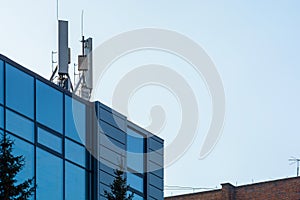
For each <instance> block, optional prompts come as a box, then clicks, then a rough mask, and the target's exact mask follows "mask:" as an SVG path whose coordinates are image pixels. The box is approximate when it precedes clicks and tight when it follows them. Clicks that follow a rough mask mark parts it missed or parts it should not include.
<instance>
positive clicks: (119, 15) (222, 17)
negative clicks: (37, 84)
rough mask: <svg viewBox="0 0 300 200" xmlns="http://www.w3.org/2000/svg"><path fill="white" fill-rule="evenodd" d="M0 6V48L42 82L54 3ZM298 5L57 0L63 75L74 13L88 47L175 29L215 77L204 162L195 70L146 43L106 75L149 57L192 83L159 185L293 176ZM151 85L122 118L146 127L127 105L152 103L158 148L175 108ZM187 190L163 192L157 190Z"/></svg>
mask: <svg viewBox="0 0 300 200" xmlns="http://www.w3.org/2000/svg"><path fill="white" fill-rule="evenodd" d="M1 8H2V9H1V12H0V18H1V19H2V20H1V22H0V24H1V27H2V28H1V32H0V44H1V46H0V53H1V54H3V55H5V56H7V57H8V58H10V59H12V60H14V61H16V62H18V63H19V64H21V65H23V66H25V67H27V68H28V69H30V70H32V71H34V72H36V73H38V74H40V75H41V76H43V77H45V78H47V79H49V78H50V76H51V51H56V50H57V21H56V20H57V9H56V8H57V7H56V1H55V0H51V1H50V0H44V1H37V0H27V1H17V0H10V1H2V2H1ZM299 8H300V2H299V1H297V0H286V1H279V0H264V1H258V0H254V1H245V0H243V1H234V0H227V1H221V0H220V1H203V0H187V1H178V0H172V1H170V0H166V1H157V0H153V1H145V0H139V1H137V0H127V1H120V0H119V1H117V0H111V1H103V0H97V1H96V0H87V1H80V0H72V1H71V0H65V1H59V11H58V16H59V19H64V20H68V21H69V26H70V27H69V28H70V30H69V34H70V38H69V44H70V47H71V49H72V64H71V65H70V66H71V67H70V72H71V73H73V67H72V66H73V64H74V63H76V62H77V61H76V60H77V58H76V57H77V56H76V55H78V54H79V53H80V43H79V41H80V39H81V26H80V24H81V22H80V20H81V12H82V10H84V35H86V36H87V37H92V38H93V40H94V47H97V46H99V45H100V44H102V43H103V42H105V41H107V40H108V39H110V38H111V37H113V36H115V35H118V34H120V33H124V32H126V31H131V30H136V29H141V28H149V27H151V28H159V29H167V30H172V31H175V32H178V33H180V34H182V35H185V36H187V37H188V38H190V39H191V40H193V41H194V42H196V43H197V44H199V45H200V46H201V47H202V48H203V49H204V50H205V52H206V53H207V55H209V57H210V58H211V59H212V60H213V62H214V64H215V66H216V69H217V70H218V73H219V75H220V77H221V80H222V82H223V86H224V92H225V97H226V106H225V107H226V115H225V122H224V127H223V131H222V135H221V137H220V138H219V140H218V143H217V144H216V146H215V148H214V149H213V150H212V152H211V153H210V154H209V155H208V156H207V157H205V158H204V159H199V152H200V147H201V145H202V143H203V138H204V136H205V134H206V132H207V129H208V127H209V123H210V120H211V119H210V118H211V115H212V111H211V100H210V96H209V92H208V91H207V89H206V87H205V84H204V83H203V79H201V77H200V78H199V77H198V78H197V77H194V74H193V73H194V72H193V71H190V72H189V71H188V70H187V69H188V67H189V66H187V64H186V63H184V62H182V61H180V59H178V57H176V56H174V55H173V56H172V55H169V54H167V53H164V52H154V51H147V50H145V51H144V52H142V53H140V52H136V53H133V54H132V55H128V56H127V57H126V56H124V58H121V59H119V60H118V61H116V62H115V63H114V64H113V67H112V68H111V72H112V74H113V75H116V74H118V73H120V74H122V73H123V71H122V70H124V68H126V69H128V68H130V67H133V66H135V65H141V64H147V63H151V62H154V61H151V59H153V60H155V63H157V62H159V63H160V64H161V63H163V64H165V65H169V66H172V67H174V69H176V70H177V71H180V70H181V71H182V72H183V77H185V78H186V79H187V82H189V83H190V84H191V87H192V88H193V89H195V95H196V98H197V100H198V103H199V110H200V113H199V116H201V117H200V121H201V123H200V125H199V127H198V132H197V136H196V138H195V139H194V142H193V144H192V145H191V147H190V148H189V149H188V150H187V151H186V152H185V154H184V155H183V156H182V157H181V158H180V159H179V160H177V161H176V162H175V163H173V164H172V165H170V166H168V167H166V168H165V185H166V186H185V187H195V188H220V184H221V183H231V184H233V185H243V184H249V183H253V182H259V181H267V180H273V179H278V178H285V177H293V176H295V175H296V165H295V164H294V165H290V163H289V162H288V159H289V158H290V157H291V156H294V157H299V158H300V149H299V141H300V134H299V133H300V128H299V119H300V118H299V113H300V103H299V102H300V95H299V91H300V79H299V78H298V77H299V76H300V56H299V55H298V54H299V52H300V38H299V35H300V14H299ZM121 66H125V67H123V68H121ZM121 72H122V73H121ZM110 77H112V78H113V79H111V80H113V81H111V82H110V83H107V87H106V84H104V86H103V88H106V89H105V90H106V91H107V95H106V96H103V97H100V100H101V101H102V102H104V103H105V104H108V105H110V102H109V96H110V94H108V93H109V91H110V89H111V88H113V87H114V86H115V84H116V82H117V81H118V77H113V76H112V75H111V76H110ZM103 81H104V82H105V79H104V80H103ZM107 81H109V80H107ZM155 89H158V90H162V88H155V87H152V88H144V91H143V92H142V93H140V94H137V95H136V96H135V97H134V98H133V99H131V105H129V108H130V109H131V111H132V112H131V117H130V119H131V120H132V121H134V122H136V123H137V124H140V125H141V126H143V125H145V124H147V119H148V118H147V117H149V116H148V114H145V113H147V112H146V111H145V110H144V112H135V110H136V109H134V108H133V107H134V106H137V108H144V107H145V104H146V105H152V104H153V102H158V101H161V102H162V104H164V105H165V106H166V108H165V109H166V115H167V119H168V120H167V122H166V123H167V124H166V126H167V127H168V129H167V130H168V131H167V132H162V133H161V134H160V136H161V137H163V138H164V139H165V143H166V145H168V144H170V143H172V140H173V139H174V137H175V136H174V134H172V133H171V132H172V131H174V132H176V129H178V123H180V117H176V116H175V115H176V114H178V113H180V109H178V108H176V106H178V105H177V103H178V102H177V103H176V101H175V100H174V99H173V100H172V97H171V96H172V95H169V94H168V93H166V92H161V93H160V94H163V95H160V99H159V98H158V99H157V98H156V97H155V95H154V96H152V95H148V96H147V93H150V94H151V93H152V92H153V91H152V90H155ZM145 95H146V97H149V98H147V99H146V100H145ZM157 96H159V95H157ZM150 97H151V98H150ZM151 100H153V101H152V103H151ZM139 106H140V107H139ZM168 106H169V107H168ZM146 110H147V109H146ZM168 117H169V118H168ZM170 130H171V131H170ZM195 191H203V190H195ZM190 192H193V190H183V191H178V190H174V191H173V190H165V196H170V195H176V194H181V193H190Z"/></svg>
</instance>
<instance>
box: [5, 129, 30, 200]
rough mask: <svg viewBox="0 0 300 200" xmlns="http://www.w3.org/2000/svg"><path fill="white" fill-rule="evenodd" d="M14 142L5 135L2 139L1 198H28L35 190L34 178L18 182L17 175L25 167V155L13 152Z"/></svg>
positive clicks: (11, 199)
mask: <svg viewBox="0 0 300 200" xmlns="http://www.w3.org/2000/svg"><path fill="white" fill-rule="evenodd" d="M13 145H14V142H13V141H12V140H11V139H10V138H8V137H7V136H6V134H4V135H3V137H2V139H1V141H0V199H3V200H27V199H29V197H31V196H32V194H33V193H34V191H35V188H36V187H35V186H33V182H34V178H32V179H27V180H26V181H24V182H23V183H20V184H18V185H17V184H16V183H17V180H16V175H17V174H18V173H19V172H20V171H21V170H22V169H23V168H24V165H25V158H24V156H22V155H21V156H14V155H13V154H12V150H13Z"/></svg>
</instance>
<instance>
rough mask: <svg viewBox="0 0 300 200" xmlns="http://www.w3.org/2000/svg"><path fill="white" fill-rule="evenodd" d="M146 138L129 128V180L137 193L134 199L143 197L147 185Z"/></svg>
mask: <svg viewBox="0 0 300 200" xmlns="http://www.w3.org/2000/svg"><path fill="white" fill-rule="evenodd" d="M144 140H145V138H144V136H143V135H142V134H141V133H139V132H138V131H136V130H134V129H132V128H130V127H129V128H127V168H128V171H129V172H128V173H127V182H128V184H129V185H130V188H131V189H132V191H133V192H134V193H135V195H134V199H143V198H142V197H144V193H145V191H144V185H145V177H144V170H145V166H144V163H145V160H144V154H145V152H146V151H145V141H144Z"/></svg>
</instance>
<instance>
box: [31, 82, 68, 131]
mask: <svg viewBox="0 0 300 200" xmlns="http://www.w3.org/2000/svg"><path fill="white" fill-rule="evenodd" d="M36 99H37V100H36V106H37V108H36V112H37V113H36V114H37V121H38V122H40V123H42V124H44V125H46V126H48V127H49V128H51V129H53V130H55V131H57V132H59V133H62V129H63V128H62V127H63V119H62V117H63V104H62V101H63V95H62V93H61V92H59V91H57V90H56V89H54V88H52V87H50V86H49V85H46V84H45V83H43V82H41V81H38V80H37V82H36Z"/></svg>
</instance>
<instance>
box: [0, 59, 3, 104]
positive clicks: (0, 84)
mask: <svg viewBox="0 0 300 200" xmlns="http://www.w3.org/2000/svg"><path fill="white" fill-rule="evenodd" d="M3 69H4V62H3V61H2V60H0V103H2V104H3V97H4V75H3V72H4V71H3Z"/></svg>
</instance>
